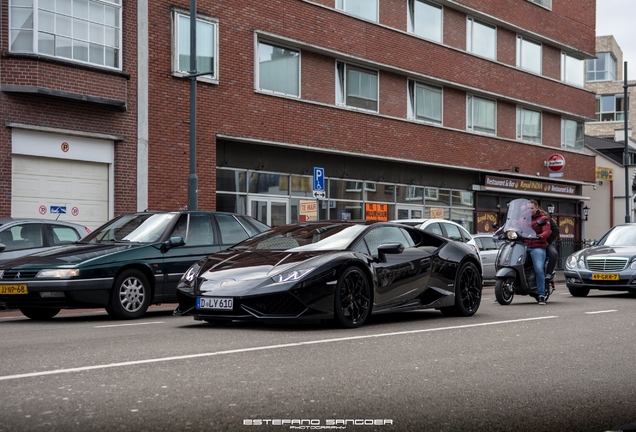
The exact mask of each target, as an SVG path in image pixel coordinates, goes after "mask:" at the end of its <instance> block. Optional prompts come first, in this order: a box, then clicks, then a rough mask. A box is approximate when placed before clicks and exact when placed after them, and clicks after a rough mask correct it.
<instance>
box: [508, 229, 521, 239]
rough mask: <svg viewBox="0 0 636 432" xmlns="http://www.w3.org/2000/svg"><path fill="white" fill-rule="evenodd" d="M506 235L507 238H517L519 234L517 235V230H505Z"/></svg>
mask: <svg viewBox="0 0 636 432" xmlns="http://www.w3.org/2000/svg"><path fill="white" fill-rule="evenodd" d="M506 237H507V238H508V240H517V237H519V236H518V235H517V231H506Z"/></svg>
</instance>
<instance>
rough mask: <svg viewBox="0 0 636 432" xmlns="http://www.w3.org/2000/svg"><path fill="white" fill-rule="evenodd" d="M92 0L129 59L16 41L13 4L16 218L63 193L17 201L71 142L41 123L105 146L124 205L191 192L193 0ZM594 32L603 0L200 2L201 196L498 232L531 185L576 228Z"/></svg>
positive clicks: (275, 218) (165, 203)
mask: <svg viewBox="0 0 636 432" xmlns="http://www.w3.org/2000/svg"><path fill="white" fill-rule="evenodd" d="M15 3H16V5H15V9H18V6H17V3H21V2H15ZM47 3H49V2H45V1H44V0H39V2H37V1H36V2H35V3H34V4H35V5H36V6H35V7H38V8H42V9H45V4H47ZM78 3H82V2H78ZM87 3H88V4H89V6H91V7H94V8H95V9H98V10H99V9H100V8H107V9H108V8H114V9H116V10H118V11H119V12H120V13H121V39H118V40H117V39H116V42H115V44H116V43H119V45H116V46H112V45H113V43H111V44H110V45H109V44H108V42H104V43H102V45H104V46H105V47H106V48H105V52H106V53H107V55H106V57H108V54H109V53H112V51H113V49H119V50H120V57H119V59H120V61H121V63H117V62H115V64H113V63H112V62H111V63H109V64H103V65H95V64H93V63H91V57H90V54H91V52H92V51H91V50H90V49H89V50H88V54H89V57H88V60H84V59H76V58H70V59H66V58H65V59H60V56H59V55H58V54H57V52H55V53H53V54H51V53H47V52H42V50H41V49H40V47H39V46H37V45H36V48H37V49H32V52H25V51H24V49H23V50H17V49H14V48H12V47H13V46H15V44H16V43H17V42H16V41H18V39H17V38H14V37H13V36H9V35H10V34H11V35H12V34H13V33H11V31H17V32H18V33H19V31H21V30H20V29H22V28H23V27H24V26H22V27H21V24H22V23H20V22H17V21H16V22H15V23H13V22H12V21H13V15H12V14H11V13H9V14H8V12H10V11H8V10H7V6H6V2H5V3H3V10H2V20H3V21H2V22H3V24H4V23H9V22H12V23H11V24H10V25H9V26H3V27H4V28H5V29H6V28H10V29H11V30H10V31H9V32H7V31H6V30H5V31H4V32H3V34H2V38H3V39H2V41H3V42H2V57H1V59H0V61H1V62H2V64H1V67H2V69H1V75H0V77H1V82H0V84H1V86H2V87H1V90H2V93H1V97H2V102H3V105H2V106H3V108H1V109H2V116H3V119H4V121H5V128H4V130H3V132H2V135H0V140H1V141H0V149H2V152H1V154H0V158H1V159H0V161H1V164H0V169H2V182H3V184H2V186H3V188H2V191H3V192H2V193H3V194H4V195H3V196H2V198H0V214H2V215H9V214H10V213H13V214H15V213H17V209H26V210H25V213H28V212H32V211H33V210H34V209H35V210H37V209H38V208H40V207H42V206H43V207H44V208H47V206H50V202H49V201H46V200H44V198H47V196H46V195H45V196H44V197H40V198H39V199H40V201H38V202H37V203H35V201H36V200H32V201H33V202H34V205H33V206H32V207H33V208H28V206H27V205H26V204H25V205H22V201H19V202H18V200H17V198H16V190H17V189H20V190H21V188H17V187H16V186H15V185H16V184H20V176H19V175H18V174H19V173H16V171H19V166H20V164H21V158H22V157H25V158H26V157H27V156H28V157H29V158H36V159H39V160H40V161H41V160H42V159H46V160H48V159H53V158H59V157H60V156H59V154H57V149H58V147H59V146H58V141H59V139H58V140H57V141H55V140H53V141H51V142H49V140H48V139H47V140H44V139H42V140H40V139H39V135H38V134H47V138H50V137H51V136H53V137H55V138H57V137H58V135H64V141H62V142H66V143H67V144H69V143H70V144H71V145H70V148H71V149H73V148H74V147H75V146H74V144H73V142H71V138H72V137H82V138H83V139H85V140H93V139H96V140H101V141H107V142H108V144H109V146H110V147H109V149H110V150H111V151H112V152H111V154H110V155H111V156H112V157H111V158H110V159H108V160H106V161H102V160H100V161H99V162H100V163H102V164H104V165H106V166H107V168H108V174H109V175H108V182H107V184H106V186H107V187H108V191H107V193H106V196H107V203H106V205H107V207H108V208H109V209H110V210H109V214H112V213H119V212H122V211H132V210H137V209H144V208H148V207H149V208H153V209H174V208H183V207H185V206H186V205H187V202H188V177H189V175H190V155H189V149H190V143H189V137H190V135H189V131H190V124H189V123H190V80H189V79H188V78H187V74H188V71H189V70H190V67H189V64H190V61H189V58H190V51H189V39H190V33H189V21H190V10H189V6H190V2H189V1H188V0H177V1H163V0H157V1H153V2H148V1H147V0H139V1H137V2H133V1H123V2H122V1H118V0H111V1H107V0H104V1H100V0H88V1H87ZM12 7H14V0H9V9H11V8H12ZM45 12H51V11H48V10H46V11H45ZM53 13H55V14H57V11H53ZM74 13H75V11H71V18H73V19H78V20H79V21H82V20H84V18H83V15H82V16H81V17H75V16H73V15H72V14H74ZM62 15H64V17H66V16H67V15H68V14H62ZM10 18H11V19H10ZM87 20H88V23H89V28H92V27H90V25H93V24H95V26H97V27H99V25H100V24H103V23H100V22H99V20H98V21H97V22H93V21H91V20H90V15H89V18H88V19H87ZM82 22H83V21H82ZM41 23H42V20H40V21H39V24H38V27H37V28H38V29H39V30H40V32H42V31H43V30H42V29H41V28H40V27H41V25H40V24H41ZM34 25H35V24H34V23H32V26H34ZM104 26H106V25H105V24H104ZM27 27H28V26H27ZM106 27H107V28H106ZM106 27H105V31H104V32H103V33H104V34H105V35H106V36H104V39H107V36H108V35H110V34H111V33H112V30H113V29H112V28H111V27H113V28H114V30H117V28H116V26H113V25H110V27H108V26H106ZM14 29H17V30H14ZM51 31H52V32H53V36H54V37H55V38H59V37H60V35H58V34H56V33H55V32H56V31H58V30H55V29H54V30H51ZM594 32H595V2H594V1H592V0H583V1H581V0H579V1H576V2H575V1H574V0H567V1H566V0H563V1H559V2H554V3H552V2H551V1H549V0H534V1H528V0H514V1H503V0H463V1H436V2H428V1H420V0H377V1H376V0H313V1H309V0H281V1H277V2H262V1H251V0H242V1H224V2H218V1H208V0H199V1H198V4H197V72H198V73H201V72H211V73H210V74H207V75H201V76H200V77H199V78H198V79H197V89H196V102H197V104H196V112H197V122H196V136H197V140H196V150H197V151H196V174H197V176H198V185H199V187H198V207H199V208H200V209H217V210H228V211H236V212H240V213H247V214H251V215H253V216H255V217H257V218H259V219H261V220H263V221H265V222H267V223H269V224H272V225H277V224H281V223H285V222H293V221H297V220H304V219H312V218H320V219H325V218H351V219H360V218H362V219H364V218H378V219H395V218H405V217H444V218H447V219H452V220H455V221H458V222H460V223H462V224H463V225H464V226H466V227H467V228H468V229H469V230H470V231H489V230H491V223H492V222H493V221H494V220H496V219H497V217H499V213H500V212H501V211H502V210H503V209H505V206H506V203H507V202H508V201H509V200H511V199H514V198H516V197H520V196H525V197H533V198H538V199H539V200H540V201H541V204H542V205H543V206H544V207H546V206H547V204H549V203H551V204H554V205H555V207H556V213H555V214H556V216H557V217H558V218H559V222H560V223H561V224H562V225H564V228H567V230H564V229H562V230H561V232H562V233H563V232H565V231H567V232H568V233H572V235H573V236H577V235H579V234H578V233H580V222H581V218H580V215H581V211H580V209H581V207H582V205H583V201H584V200H585V199H586V197H585V196H584V195H582V188H583V186H584V185H586V184H589V183H591V182H594V176H595V172H594V170H595V165H594V156H593V155H590V154H586V153H585V152H584V149H583V147H584V146H583V124H584V122H585V121H586V120H589V119H591V118H593V117H594V98H595V95H594V93H593V92H590V91H589V90H586V89H585V88H584V60H585V59H589V58H592V57H593V56H594V53H595V35H594ZM97 33H99V32H97ZM91 36H92V33H90V34H89V37H91ZM7 37H9V39H7ZM32 38H33V39H37V38H34V37H33V36H32ZM78 39H79V41H78V44H79V42H84V40H83V39H82V38H81V37H78ZM73 41H75V39H73ZM119 41H121V42H119ZM89 42H91V41H89ZM101 42H102V39H100V38H99V37H98V36H95V40H93V41H92V43H91V44H89V47H93V46H94V45H95V46H96V47H95V51H96V52H97V53H96V58H98V59H99V55H98V54H99V49H98V48H99V47H98V45H99V44H100V43H101ZM18 45H19V44H18ZM80 45H81V44H80ZM45 47H46V45H45ZM73 55H74V51H73ZM111 56H112V55H111ZM87 63H89V64H87ZM45 68H46V69H48V71H47V72H44V73H43V72H42V71H43V70H45ZM22 135H26V136H25V137H23V136H22ZM16 142H17V143H18V144H17V145H16ZM89 144H91V143H90V142H89V143H86V149H87V150H90V149H91V147H90V145H89ZM23 146H24V148H25V149H26V150H19V152H16V147H17V148H18V149H21V148H22V147H23ZM49 147H50V148H49ZM33 149H37V152H36V153H28V151H29V150H33ZM20 151H23V152H27V154H26V155H24V156H22V153H20ZM67 153H68V152H67ZM67 153H65V154H67ZM96 154H97V152H95V153H93V152H90V151H87V152H86V153H84V155H86V156H93V155H96ZM555 155H556V156H555ZM67 159H68V158H67ZM65 160H66V159H65ZM78 160H82V159H78ZM565 162H567V163H565ZM316 167H319V168H322V169H324V195H325V198H326V199H320V200H316V199H315V198H314V190H315V189H320V186H323V184H318V185H316V184H315V183H314V178H313V172H314V168H316ZM33 175H34V176H36V177H37V176H44V172H42V171H38V172H35V173H34V174H33ZM75 178H76V182H77V183H79V182H80V179H83V178H84V176H83V173H79V176H77V177H75ZM12 185H13V186H12ZM12 187H13V189H12ZM25 189H27V190H26V192H29V190H28V188H25ZM11 190H12V191H13V193H10V192H9V191H11ZM26 192H25V193H26ZM318 192H319V194H320V195H322V191H318ZM27 195H28V193H27ZM89 195H90V194H89ZM64 198H65V197H64V196H62V197H61V198H59V199H62V200H63V199H64ZM56 199H58V198H56ZM23 201H28V200H23ZM69 201H71V199H70V198H69ZM39 203H42V204H40V205H39V206H36V205H35V204H39ZM73 207H77V208H79V214H80V215H81V214H83V212H82V208H83V207H82V206H73ZM20 211H22V210H20Z"/></svg>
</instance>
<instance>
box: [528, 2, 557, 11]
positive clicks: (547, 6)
mask: <svg viewBox="0 0 636 432" xmlns="http://www.w3.org/2000/svg"><path fill="white" fill-rule="evenodd" d="M529 1H530V2H532V3H536V4H538V5H541V6H543V7H545V8H548V9H550V10H551V9H552V0H529Z"/></svg>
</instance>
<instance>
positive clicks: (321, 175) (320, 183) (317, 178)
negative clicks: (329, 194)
mask: <svg viewBox="0 0 636 432" xmlns="http://www.w3.org/2000/svg"><path fill="white" fill-rule="evenodd" d="M314 190H315V191H324V190H325V169H324V168H318V167H314Z"/></svg>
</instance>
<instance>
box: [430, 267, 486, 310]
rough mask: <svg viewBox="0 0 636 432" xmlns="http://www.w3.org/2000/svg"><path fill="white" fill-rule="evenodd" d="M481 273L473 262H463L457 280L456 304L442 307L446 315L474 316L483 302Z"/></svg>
mask: <svg viewBox="0 0 636 432" xmlns="http://www.w3.org/2000/svg"><path fill="white" fill-rule="evenodd" d="M482 287H483V285H482V280H481V273H480V272H479V270H478V269H477V266H476V265H475V264H473V263H471V262H467V263H464V264H462V266H461V267H460V268H459V271H458V272H457V277H456V280H455V305H454V306H448V307H443V308H441V309H440V310H441V312H442V313H443V314H444V315H449V316H464V317H467V316H472V315H475V313H476V312H477V310H478V309H479V305H480V304H481V290H482Z"/></svg>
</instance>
